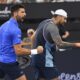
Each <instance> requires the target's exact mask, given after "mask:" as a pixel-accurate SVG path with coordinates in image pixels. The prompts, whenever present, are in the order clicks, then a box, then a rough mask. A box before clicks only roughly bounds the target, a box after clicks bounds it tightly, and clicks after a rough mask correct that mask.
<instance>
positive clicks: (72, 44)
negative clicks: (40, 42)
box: [57, 41, 76, 47]
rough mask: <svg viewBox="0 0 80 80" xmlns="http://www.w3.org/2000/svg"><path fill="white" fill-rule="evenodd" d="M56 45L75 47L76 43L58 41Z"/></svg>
mask: <svg viewBox="0 0 80 80" xmlns="http://www.w3.org/2000/svg"><path fill="white" fill-rule="evenodd" d="M57 45H58V46H59V47H76V44H75V43H69V42H63V41H62V42H60V43H59V42H58V43H57Z"/></svg>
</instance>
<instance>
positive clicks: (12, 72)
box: [0, 62, 24, 80]
mask: <svg viewBox="0 0 80 80" xmlns="http://www.w3.org/2000/svg"><path fill="white" fill-rule="evenodd" d="M0 70H1V72H2V74H4V75H8V76H9V77H10V78H11V79H12V80H15V79H17V78H19V77H20V76H22V75H23V74H24V72H23V71H22V70H21V69H20V67H19V64H18V62H15V63H2V62H0Z"/></svg>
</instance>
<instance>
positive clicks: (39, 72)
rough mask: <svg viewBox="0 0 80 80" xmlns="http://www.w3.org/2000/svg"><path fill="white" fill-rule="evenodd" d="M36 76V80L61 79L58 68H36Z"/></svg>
mask: <svg viewBox="0 0 80 80" xmlns="http://www.w3.org/2000/svg"><path fill="white" fill-rule="evenodd" d="M34 71H35V72H34V73H33V74H34V76H35V77H36V78H35V80H39V79H40V78H44V79H45V80H51V79H54V78H57V77H59V75H60V72H59V71H58V69H57V68H56V67H54V68H51V67H45V68H40V67H39V68H34Z"/></svg>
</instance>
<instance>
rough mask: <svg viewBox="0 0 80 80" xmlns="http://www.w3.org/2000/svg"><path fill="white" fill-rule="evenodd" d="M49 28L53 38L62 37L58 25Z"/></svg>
mask: <svg viewBox="0 0 80 80" xmlns="http://www.w3.org/2000/svg"><path fill="white" fill-rule="evenodd" d="M48 26H49V28H48V30H49V33H50V35H51V37H52V38H54V37H55V36H59V37H60V34H59V30H58V28H57V26H56V25H54V24H49V25H48Z"/></svg>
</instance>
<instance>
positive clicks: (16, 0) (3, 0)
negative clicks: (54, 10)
mask: <svg viewBox="0 0 80 80" xmlns="http://www.w3.org/2000/svg"><path fill="white" fill-rule="evenodd" d="M77 1H80V0H0V3H1V4H6V3H7V4H10V3H35V2H36V3H40V2H77Z"/></svg>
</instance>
